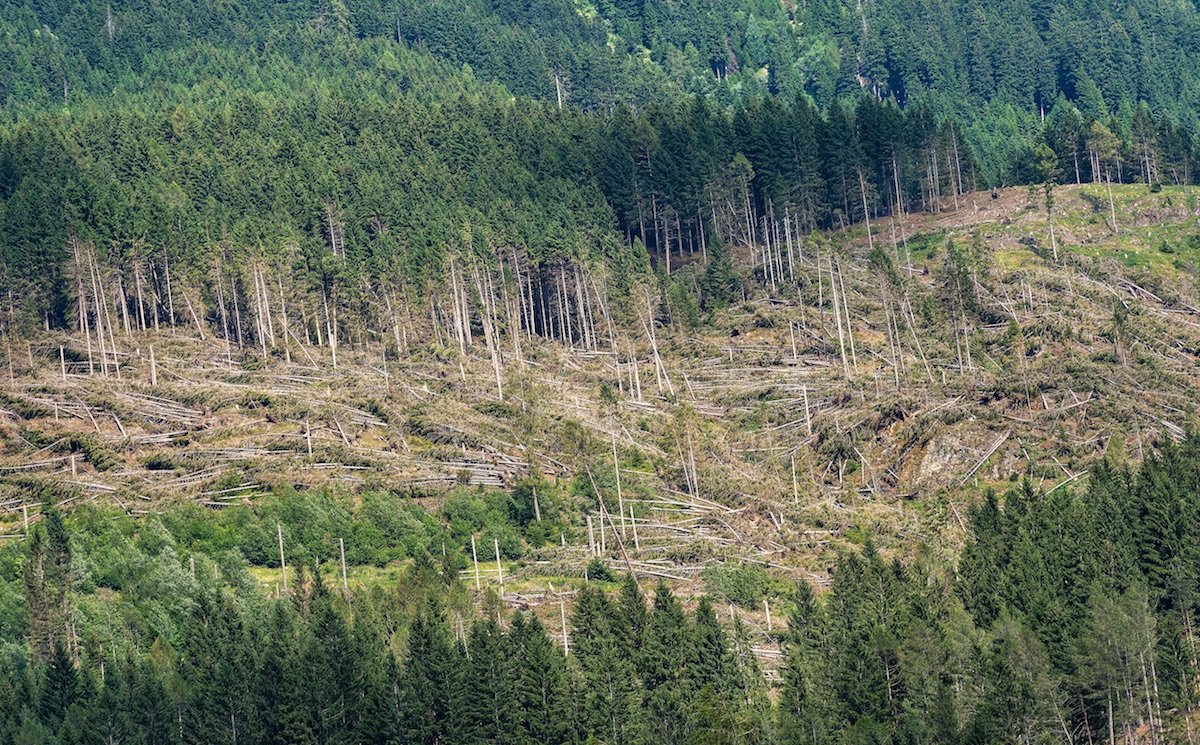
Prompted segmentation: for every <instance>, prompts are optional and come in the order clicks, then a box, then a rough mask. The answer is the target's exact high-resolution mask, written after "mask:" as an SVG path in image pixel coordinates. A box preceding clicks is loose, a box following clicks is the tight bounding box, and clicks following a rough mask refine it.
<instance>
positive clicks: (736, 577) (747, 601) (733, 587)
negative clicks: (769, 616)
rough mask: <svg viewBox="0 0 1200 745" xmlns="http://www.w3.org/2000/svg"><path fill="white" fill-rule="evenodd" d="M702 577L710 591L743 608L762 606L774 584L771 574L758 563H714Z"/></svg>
mask: <svg viewBox="0 0 1200 745" xmlns="http://www.w3.org/2000/svg"><path fill="white" fill-rule="evenodd" d="M701 577H702V578H703V579H704V587H705V589H706V590H707V591H708V592H710V593H712V594H713V595H716V596H717V597H720V598H724V599H726V600H728V601H729V602H731V603H737V604H738V605H740V606H742V607H743V608H751V609H756V608H761V607H762V602H763V598H764V597H765V596H766V595H767V593H768V592H769V591H770V590H771V589H772V586H773V582H772V579H771V575H769V574H768V573H767V572H766V570H764V569H763V568H762V567H760V566H758V565H756V564H741V565H739V566H729V565H726V564H714V565H712V566H710V567H707V568H706V569H705V570H704V572H703V573H702V574H701Z"/></svg>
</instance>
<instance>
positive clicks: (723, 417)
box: [2, 187, 1200, 582]
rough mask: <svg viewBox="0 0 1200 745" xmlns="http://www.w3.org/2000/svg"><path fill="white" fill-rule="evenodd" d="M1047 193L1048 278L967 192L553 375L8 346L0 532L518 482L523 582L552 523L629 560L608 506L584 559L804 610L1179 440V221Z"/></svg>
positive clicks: (112, 335)
mask: <svg viewBox="0 0 1200 745" xmlns="http://www.w3.org/2000/svg"><path fill="white" fill-rule="evenodd" d="M1061 192H1062V193H1061V194H1060V195H1059V197H1058V199H1057V201H1056V206H1055V221H1056V231H1057V241H1058V244H1059V250H1060V252H1061V254H1060V260H1059V261H1057V262H1056V261H1054V260H1053V259H1052V258H1051V256H1050V248H1049V246H1048V245H1046V243H1047V237H1048V232H1047V230H1046V219H1045V213H1044V212H1043V211H1041V210H1038V209H1030V208H1029V207H1028V206H1027V201H1028V196H1027V194H1026V192H1025V191H1024V190H1006V191H1003V192H996V193H995V194H994V195H989V194H988V193H977V194H972V195H968V196H965V197H964V198H963V199H962V202H961V204H960V205H959V209H958V210H948V211H946V212H943V213H941V214H938V215H914V216H907V217H906V218H905V219H903V220H898V221H886V222H876V223H875V224H873V225H872V229H873V237H872V239H871V241H872V243H873V245H874V246H875V249H874V251H872V250H871V247H870V246H869V245H868V241H867V237H866V231H865V227H864V226H861V225H860V226H855V228H854V229H853V230H851V231H849V232H847V233H845V234H841V233H835V234H832V235H831V236H830V238H831V239H833V241H835V243H828V242H825V241H823V240H810V241H809V242H808V243H807V244H806V245H805V246H804V247H803V248H801V247H797V249H796V251H795V252H794V256H792V257H789V258H790V262H791V267H790V270H789V272H787V273H790V272H794V273H795V276H796V281H795V285H792V284H791V280H790V277H788V278H787V279H786V280H781V281H780V282H778V283H777V284H776V287H775V289H774V290H773V291H767V292H753V290H752V289H751V292H750V293H748V294H747V296H746V300H745V301H744V302H735V303H734V304H733V305H732V306H730V307H729V308H727V309H725V310H722V311H717V312H713V313H711V314H706V317H705V319H704V321H703V322H702V323H698V324H696V325H692V322H691V321H689V320H688V319H689V316H688V314H687V311H684V312H679V311H675V312H672V311H671V310H669V308H670V305H671V303H672V301H673V298H672V297H671V295H670V294H669V293H666V294H663V293H661V292H660V290H658V289H656V288H655V287H654V285H653V284H649V285H640V286H638V287H637V289H636V290H635V291H634V292H635V293H636V294H635V297H636V298H637V299H638V300H637V303H636V307H637V308H638V313H639V316H638V317H637V318H635V319H631V322H627V323H614V322H612V321H611V320H609V319H597V320H596V322H595V327H594V328H592V329H591V330H590V333H594V334H595V337H594V338H591V339H588V338H584V339H581V340H580V341H579V343H577V344H571V345H567V344H562V343H557V342H554V341H552V340H544V339H539V338H537V337H530V336H528V335H526V334H520V335H516V334H512V333H511V332H506V333H504V334H503V336H501V335H500V332H499V331H498V330H495V329H490V328H488V325H489V320H488V319H487V318H486V317H483V318H478V317H476V318H473V319H472V323H471V325H472V326H473V327H474V331H473V332H472V333H471V334H470V335H469V336H466V337H464V339H463V340H462V344H463V348H464V350H465V353H460V352H459V350H458V348H457V346H458V343H459V342H458V341H455V340H453V339H447V338H445V337H444V336H443V329H441V328H437V327H434V326H432V325H431V324H430V323H429V319H428V318H423V317H421V316H418V315H415V314H414V315H413V316H410V317H407V318H404V317H399V316H397V317H395V318H394V321H395V326H394V327H393V328H380V329H377V330H372V331H370V332H368V333H366V334H364V335H362V336H355V337H351V338H349V339H338V340H337V347H336V353H335V352H334V349H333V348H332V347H331V345H330V344H329V342H328V340H326V341H325V342H324V343H323V344H321V345H318V344H316V343H309V342H308V341H306V340H305V338H304V335H303V334H302V333H297V332H296V331H294V330H291V331H288V332H287V333H288V334H289V336H288V337H287V338H286V339H285V338H282V336H281V335H282V333H283V330H284V328H285V327H286V326H287V324H288V323H289V322H290V323H296V320H295V319H293V320H290V321H289V320H282V319H281V318H280V315H281V314H282V311H280V310H279V309H278V308H277V309H276V315H275V316H274V317H273V318H272V319H269V320H268V319H266V316H265V313H264V321H263V323H271V324H274V326H273V328H274V330H275V332H276V339H275V340H274V341H272V342H270V343H268V342H267V341H266V340H265V339H264V341H263V342H262V346H261V347H260V346H258V345H250V344H244V345H242V346H240V347H239V345H238V343H237V340H236V339H234V340H232V341H225V340H221V339H217V338H214V336H213V334H214V329H213V328H211V325H210V324H201V326H200V327H199V328H197V327H196V326H194V325H193V324H191V323H188V322H187V321H190V320H194V317H193V315H192V314H193V313H195V311H194V310H189V311H187V312H188V315H186V316H182V317H181V322H180V325H179V326H177V327H176V328H162V329H160V330H159V331H158V332H157V333H155V332H153V331H148V332H137V331H127V330H124V329H122V320H121V319H120V318H115V319H113V318H106V323H105V325H103V326H102V327H101V328H100V330H99V333H96V329H95V328H92V329H91V330H90V331H88V333H87V334H84V333H83V331H84V330H81V331H80V332H78V333H72V334H63V333H50V334H45V333H41V334H37V335H35V336H33V337H29V338H26V339H20V340H19V339H10V341H9V342H8V349H9V361H8V365H9V371H10V374H11V380H10V381H9V384H8V386H7V387H6V391H5V393H4V397H5V405H4V407H3V408H4V409H5V416H6V417H7V418H8V423H7V425H6V428H5V442H6V445H5V448H6V456H5V457H6V464H5V465H4V466H3V467H2V468H3V470H4V474H5V475H4V477H3V480H4V481H5V482H7V483H8V484H9V486H8V487H7V490H8V494H7V496H6V498H5V500H4V503H3V504H4V507H5V508H6V509H7V510H10V511H9V512H8V513H7V514H8V520H9V522H8V524H7V528H6V529H5V530H4V532H5V533H9V534H14V533H19V532H20V527H21V525H20V521H21V513H20V512H19V511H18V510H17V508H18V506H20V505H22V504H25V505H27V506H28V507H29V508H30V509H33V510H34V515H35V516H36V512H37V509H38V507H37V504H38V501H39V500H40V498H41V497H40V496H39V492H38V491H36V490H34V491H31V490H30V489H29V486H30V485H31V484H43V485H46V486H47V487H49V488H52V489H54V490H55V491H57V493H59V494H60V495H61V496H60V497H59V498H58V499H59V500H61V499H70V500H81V499H84V500H89V501H95V500H99V501H101V502H104V503H115V504H117V505H119V506H120V507H121V508H122V509H124V510H127V511H131V512H134V513H144V512H147V511H152V510H154V509H156V507H157V506H158V505H161V504H163V503H164V502H169V501H171V500H178V499H183V498H187V499H192V500H195V501H196V502H198V503H200V504H206V505H209V506H211V507H214V508H217V509H219V508H221V507H223V506H225V505H238V504H254V503H255V498H256V497H257V496H258V495H261V494H264V493H266V492H269V491H271V490H273V489H280V488H291V489H298V490H299V489H306V488H308V489H311V488H318V487H330V488H333V489H334V490H335V491H342V492H349V493H357V492H360V491H364V490H386V491H389V492H391V493H394V494H397V495H400V496H402V497H403V498H405V499H408V498H412V499H414V500H415V503H417V504H421V505H423V506H428V507H431V508H434V509H435V510H436V508H437V505H438V504H440V500H441V499H443V498H444V495H445V494H446V493H447V490H452V489H454V488H462V487H483V488H504V489H511V488H512V487H514V486H515V485H517V484H523V483H536V482H538V480H541V481H542V482H543V483H545V484H546V486H545V487H543V488H547V489H549V490H551V492H552V493H553V494H555V495H556V496H555V497H554V499H563V500H567V502H565V503H564V507H566V511H565V512H564V513H563V514H562V515H560V516H559V518H558V520H557V523H558V526H557V527H556V528H555V529H554V531H552V533H551V535H555V537H556V542H557V533H558V532H562V533H563V534H564V537H563V541H566V542H567V543H569V545H566V544H564V546H562V547H552V548H549V549H546V551H545V554H546V558H547V559H549V560H552V562H553V564H554V565H555V566H558V567H560V569H561V570H562V571H567V572H568V573H569V574H577V573H580V572H582V566H583V564H585V563H586V560H587V557H588V556H589V555H590V551H589V548H588V535H587V531H586V529H585V522H584V517H585V516H587V517H589V519H591V520H592V522H593V525H594V528H593V532H594V536H593V538H594V540H595V542H596V543H597V545H599V543H600V537H599V535H600V531H601V527H600V526H601V525H602V524H603V525H607V526H609V527H607V528H606V529H607V530H610V531H611V530H612V529H613V527H615V528H616V529H619V530H621V531H622V532H623V533H624V538H625V541H624V542H623V543H624V544H629V543H631V542H632V540H633V537H632V534H631V532H630V531H631V524H630V522H629V519H628V515H629V510H630V509H631V507H632V508H633V509H634V510H635V517H634V518H633V519H632V520H633V522H635V523H637V524H638V526H639V528H638V547H637V548H635V547H634V546H632V545H623V546H621V547H620V549H618V546H616V545H613V542H612V539H611V537H609V538H608V540H607V542H606V545H607V551H608V552H607V553H606V554H605V556H606V559H607V561H609V562H611V563H614V564H616V565H625V563H626V558H625V557H626V556H628V562H629V565H630V566H633V567H635V568H636V567H643V568H644V569H645V570H646V572H647V575H648V576H659V574H665V575H667V576H671V577H673V578H678V579H680V580H683V579H687V578H694V576H695V575H696V574H697V573H699V572H700V571H701V570H702V569H703V567H704V566H705V565H707V564H709V563H711V562H713V561H735V562H736V561H738V560H742V559H750V560H754V561H762V562H766V563H768V564H770V565H776V566H778V567H779V568H780V569H781V571H784V572H786V573H790V574H791V575H792V576H802V577H809V578H812V579H818V580H819V579H820V578H822V577H824V576H825V574H826V571H827V569H828V559H825V558H822V557H823V556H824V555H826V554H827V553H828V551H829V549H830V548H832V547H836V546H839V545H842V544H844V543H845V542H846V541H852V542H853V541H855V540H859V539H856V538H855V536H862V535H872V536H874V537H875V539H876V540H877V541H879V542H880V544H881V545H882V546H883V547H890V548H894V549H896V550H902V551H908V550H911V548H912V547H913V546H914V545H916V544H918V543H926V544H929V545H931V546H934V547H936V550H938V551H939V552H944V553H943V555H944V556H946V557H947V558H948V557H950V556H952V555H953V552H954V550H955V547H956V546H957V545H958V544H959V541H960V540H961V531H962V529H963V528H964V527H965V526H964V524H963V519H964V515H965V509H966V508H965V506H964V505H965V504H966V503H969V502H970V501H971V500H972V499H973V497H972V495H973V494H978V493H979V492H980V490H981V489H983V488H984V487H989V486H994V487H997V488H1000V489H1004V488H1005V487H1004V484H1005V483H1007V481H1008V479H1009V477H1010V475H1011V476H1013V477H1014V478H1015V477H1017V476H1019V475H1028V476H1030V477H1031V478H1032V479H1033V480H1034V483H1035V484H1036V485H1037V486H1038V487H1041V488H1045V489H1047V490H1049V489H1051V488H1057V487H1060V486H1063V485H1065V484H1070V483H1071V482H1074V481H1075V480H1076V479H1078V478H1080V477H1082V476H1084V475H1085V474H1086V472H1087V469H1088V467H1089V463H1091V462H1092V460H1093V459H1095V458H1096V457H1099V456H1102V455H1103V454H1104V453H1105V451H1106V449H1111V448H1113V447H1118V448H1119V449H1123V450H1124V452H1126V453H1129V454H1131V456H1134V457H1136V456H1138V455H1140V453H1141V452H1142V449H1143V448H1145V447H1148V446H1151V445H1152V444H1153V443H1155V442H1159V441H1162V440H1164V439H1167V438H1171V437H1178V436H1180V435H1181V434H1182V433H1183V431H1184V430H1185V429H1186V428H1188V427H1190V426H1191V425H1192V424H1193V418H1194V416H1195V414H1194V412H1193V411H1192V408H1191V406H1190V404H1189V400H1190V398H1191V389H1192V386H1193V385H1194V364H1195V354H1196V349H1197V343H1198V340H1197V339H1194V338H1193V337H1194V336H1195V332H1194V331H1193V329H1200V326H1197V325H1196V321H1195V318H1194V316H1195V314H1196V313H1197V312H1198V311H1197V310H1196V308H1195V307H1194V305H1193V304H1192V302H1191V301H1190V298H1191V297H1193V296H1194V289H1193V286H1192V281H1193V279H1192V277H1193V274H1192V273H1193V272H1194V271H1195V269H1194V267H1193V265H1192V264H1191V263H1190V262H1191V261H1194V258H1193V254H1194V253H1196V252H1197V251H1200V246H1198V245H1197V238H1196V236H1197V235H1200V232H1198V230H1197V227H1196V221H1197V217H1200V211H1198V210H1200V206H1198V205H1197V198H1198V196H1200V195H1197V193H1195V192H1194V191H1192V190H1190V189H1176V188H1168V189H1165V190H1163V192H1161V193H1158V194H1150V193H1148V192H1147V190H1146V189H1145V188H1144V187H1117V188H1116V190H1115V193H1114V203H1115V205H1116V215H1117V221H1118V226H1119V232H1118V233H1116V234H1113V232H1112V231H1111V228H1110V227H1109V226H1108V224H1107V222H1106V221H1107V219H1108V214H1109V210H1108V204H1107V199H1106V194H1105V193H1104V191H1103V190H1102V189H1098V188H1096V187H1079V188H1071V189H1063V190H1061ZM1101 197H1105V198H1104V199H1103V201H1102V202H1101V201H1098V200H1100V198H1101ZM1101 208H1103V209H1101ZM893 237H894V238H895V243H893V240H892V239H893ZM735 258H736V259H737V262H736V263H737V265H739V266H740V265H742V259H743V257H742V256H741V255H740V253H739V254H738V255H737V256H736V257H735ZM744 258H748V256H746V257H744ZM831 267H832V271H833V272H834V274H833V277H834V280H835V281H834V282H831V281H830V274H829V272H830V271H831ZM690 271H691V268H690V265H687V266H682V267H676V269H675V272H676V274H677V275H680V274H682V275H683V276H688V274H687V273H688V272H690ZM744 272H745V270H736V271H735V272H734V276H736V277H741V278H742V279H740V280H739V281H740V282H744V283H745V284H744V285H743V286H745V287H749V288H753V284H751V283H750V282H749V277H748V276H746V275H744ZM566 279H568V280H569V281H571V282H574V281H575V279H576V278H575V277H571V276H570V275H567V277H566ZM263 281H264V284H267V285H268V287H269V289H270V298H271V303H274V304H276V305H278V303H279V302H280V300H279V296H278V295H277V292H276V289H275V287H274V285H275V282H274V281H270V280H269V279H268V278H266V277H265V276H264V279H263ZM475 281H476V282H485V281H486V282H490V281H492V278H491V277H487V278H486V279H479V277H478V275H477V277H476V279H475ZM588 281H592V280H591V278H588ZM597 287H598V286H597ZM569 289H570V290H571V291H574V289H575V288H573V287H570V288H569ZM582 291H584V292H592V291H593V290H591V289H590V288H585V289H583V290H582ZM179 302H180V303H181V304H183V302H188V303H192V302H193V301H192V300H186V299H183V300H180V301H179ZM263 311H269V309H268V308H266V307H264V308H263ZM108 312H109V313H111V314H112V315H114V316H115V315H116V311H115V310H109V311H108ZM243 312H245V311H243ZM690 312H691V313H695V312H696V311H695V310H692V311H690ZM199 315H200V316H201V317H202V316H203V315H205V314H204V313H200V314H199ZM664 319H670V320H669V321H666V322H664ZM108 323H111V326H112V328H113V329H115V331H110V329H109V326H108ZM493 333H494V334H496V337H495V338H494V339H493V337H492V334H493ZM839 335H841V338H840V339H839ZM91 336H95V338H89V337H91ZM89 341H90V343H91V346H90V347H89V346H88V345H89ZM589 342H590V344H589ZM101 344H104V345H105V346H104V347H101ZM589 346H590V348H589ZM843 350H844V354H843ZM1114 443H1115V444H1114ZM614 450H615V457H616V459H617V461H618V463H620V465H621V467H620V471H621V478H622V490H623V492H622V494H621V495H620V496H618V494H617V493H616V491H615V477H616V474H615V473H614ZM68 474H69V476H68ZM593 483H595V484H596V485H597V487H598V488H599V489H600V491H601V492H602V493H603V494H604V498H605V499H606V500H610V501H613V504H612V505H608V506H607V511H608V512H609V513H612V514H609V515H608V516H607V517H605V516H602V515H601V514H600V513H599V512H598V510H599V509H600V507H599V505H598V504H597V503H596V502H595V501H594V492H593V489H592V488H591V485H592V484H593ZM585 495H586V498H585ZM543 498H545V497H543ZM580 499H582V501H578V500H580ZM618 499H619V500H620V502H621V504H620V506H619V507H618V505H617V501H616V500H618ZM568 504H569V505H570V506H569V507H567V505H568ZM568 568H569V569H568ZM541 572H543V570H541V569H538V568H537V567H536V566H529V567H526V568H525V569H523V570H522V573H523V574H526V575H529V578H530V581H531V582H532V581H534V579H533V578H534V577H536V576H537V575H538V574H539V573H541ZM551 574H553V573H551Z"/></svg>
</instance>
